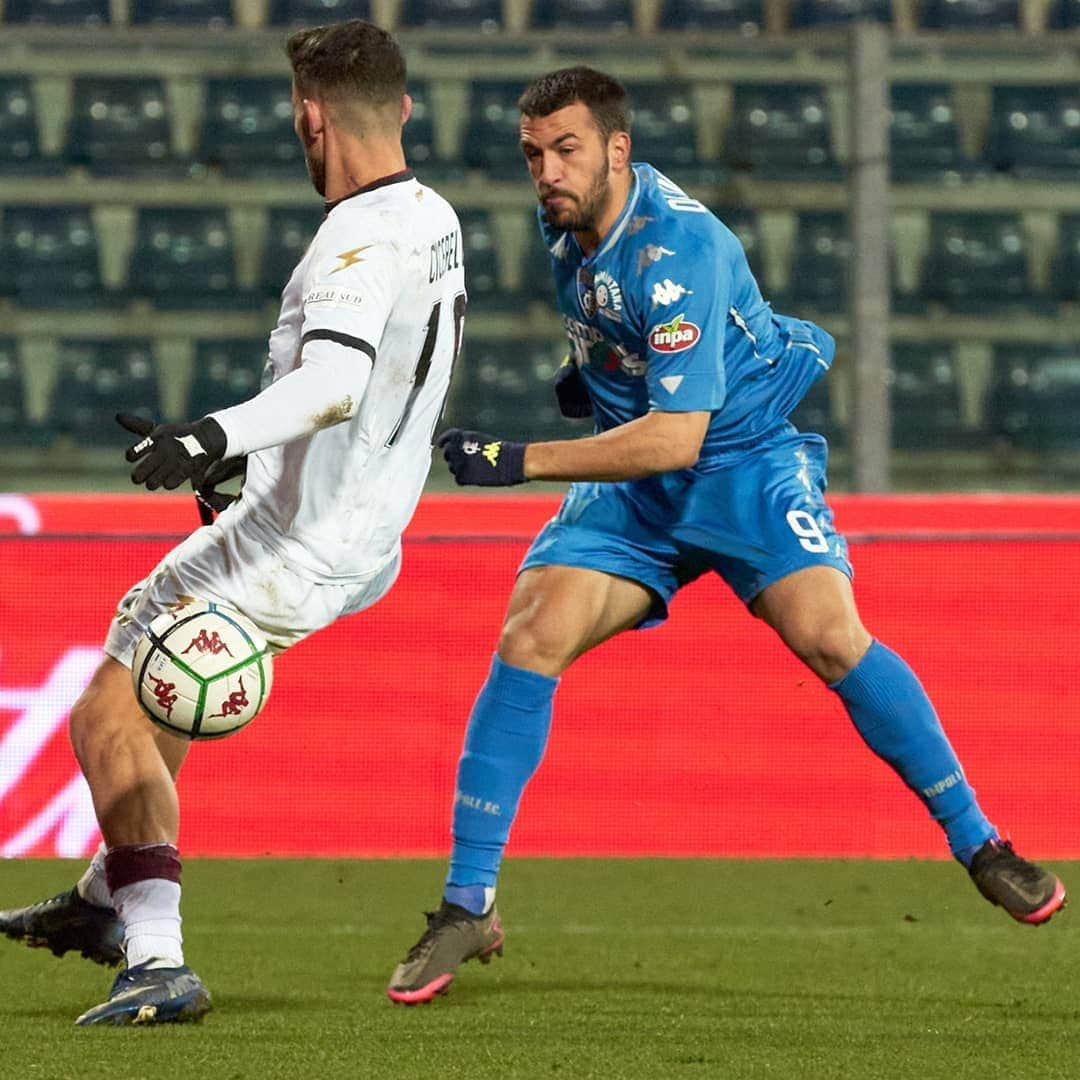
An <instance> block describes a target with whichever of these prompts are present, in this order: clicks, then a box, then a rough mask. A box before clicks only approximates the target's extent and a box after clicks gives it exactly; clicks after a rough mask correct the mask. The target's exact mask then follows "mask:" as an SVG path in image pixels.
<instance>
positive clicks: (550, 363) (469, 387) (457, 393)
mask: <svg viewBox="0 0 1080 1080" xmlns="http://www.w3.org/2000/svg"><path fill="white" fill-rule="evenodd" d="M565 355H566V347H565V343H560V342H558V341H550V340H547V339H543V340H536V339H526V340H501V341H499V340H497V341H486V340H484V339H482V338H475V337H474V338H469V337H468V336H466V342H465V348H464V350H463V352H462V357H461V360H460V363H459V364H458V367H457V368H456V371H458V372H460V374H459V375H457V376H456V377H455V380H454V390H453V393H452V394H451V397H450V400H449V402H448V404H447V415H446V423H447V425H448V426H451V427H464V428H476V429H479V430H480V431H491V430H502V431H513V432H514V435H515V437H518V436H520V437H521V438H523V439H532V440H536V439H546V438H570V437H572V436H573V435H574V434H575V430H577V433H579V434H584V432H581V431H580V428H581V427H586V429H587V425H583V424H580V423H579V424H578V425H572V424H571V422H570V421H568V420H564V419H563V417H562V415H561V414H560V413H559V408H558V405H557V403H556V400H555V393H554V391H553V389H552V385H553V384H552V380H553V378H554V375H555V370H556V368H557V367H558V366H559V364H560V363H561V362H562V358H563V356H565Z"/></svg>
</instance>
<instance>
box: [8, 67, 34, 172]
mask: <svg viewBox="0 0 1080 1080" xmlns="http://www.w3.org/2000/svg"><path fill="white" fill-rule="evenodd" d="M39 158H40V152H39V150H38V131H37V114H36V110H35V108H34V94H33V90H32V89H31V86H30V80H29V79H27V78H24V77H19V76H16V77H14V78H2V79H0V173H6V172H12V171H18V172H23V171H25V170H26V169H27V167H28V166H33V165H34V164H35V163H36V162H37V161H38V160H39Z"/></svg>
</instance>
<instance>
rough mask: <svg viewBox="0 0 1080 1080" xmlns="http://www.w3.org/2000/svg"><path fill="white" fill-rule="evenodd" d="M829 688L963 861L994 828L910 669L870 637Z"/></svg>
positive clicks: (965, 863) (868, 744) (969, 858)
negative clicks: (864, 648) (867, 645)
mask: <svg viewBox="0 0 1080 1080" xmlns="http://www.w3.org/2000/svg"><path fill="white" fill-rule="evenodd" d="M829 689H831V690H835V691H836V693H837V694H839V696H840V700H841V701H843V703H844V707H845V708H846V709H847V711H848V715H849V716H850V717H851V720H852V722H853V723H854V724H855V727H856V728H857V729H858V732H859V734H860V735H861V736H862V737H863V739H864V740H865V742H866V744H867V746H869V747H870V749H871V750H873V751H874V753H875V754H877V755H878V757H880V758H882V759H883V760H884V761H886V762H888V763H889V765H891V766H892V767H893V769H894V770H895V771H896V772H897V773H898V774H899V776H900V778H901V779H902V780H903V781H904V783H905V784H907V786H908V787H909V788H911V790H912V791H914V792H915V794H916V795H918V797H919V798H920V799H922V801H923V804H924V805H925V806H926V808H927V810H929V811H930V815H931V816H932V817H933V818H934V820H935V821H937V823H938V824H939V825H940V826H941V827H942V828H943V829H944V830H945V835H946V836H947V837H948V840H949V850H950V851H951V852H952V853H953V855H954V856H955V857H956V858H957V859H958V860H959V861H960V862H962V863H963V864H964V865H965V866H967V865H969V864H970V862H971V858H972V856H973V855H974V854H975V852H976V851H978V849H979V848H980V847H981V846H982V845H983V843H985V842H986V841H987V840H989V839H990V838H991V837H994V836H997V830H996V829H995V828H994V826H993V825H991V824H990V822H989V821H987V819H986V817H985V816H984V815H983V812H982V811H981V810H980V809H979V804H978V803H977V802H976V801H975V791H974V789H973V788H972V787H971V785H970V784H969V783H968V782H967V780H965V779H964V772H963V769H961V768H960V762H959V761H958V760H957V757H956V754H955V753H954V752H953V748H952V747H951V746H950V745H949V740H948V739H947V738H946V737H945V732H944V731H942V729H941V722H940V721H939V720H938V717H937V713H936V712H935V711H934V706H933V705H932V704H931V703H930V699H929V698H928V697H927V696H926V691H925V690H924V689H923V688H922V684H921V683H920V682H919V680H918V678H917V677H916V675H915V672H913V671H912V670H911V668H910V667H908V665H907V664H906V663H905V662H904V660H903V659H901V658H900V657H899V656H897V655H896V653H894V652H893V651H892V649H889V648H887V647H886V646H884V645H882V644H881V642H879V641H875V642H874V643H873V644H872V645H871V646H870V648H869V650H868V651H867V653H866V655H865V656H864V657H863V658H862V659H861V660H860V661H859V662H858V663H857V664H856V665H855V666H854V667H853V668H852V669H851V670H850V671H849V672H848V673H847V674H846V675H845V676H844V677H843V678H842V679H840V681H839V682H835V683H832V684H831V685H830V687H829Z"/></svg>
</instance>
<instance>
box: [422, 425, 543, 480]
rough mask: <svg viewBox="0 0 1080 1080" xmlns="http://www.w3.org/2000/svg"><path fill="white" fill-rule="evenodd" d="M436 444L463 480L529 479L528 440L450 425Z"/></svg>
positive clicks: (448, 463) (455, 475)
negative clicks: (526, 442) (526, 443)
mask: <svg viewBox="0 0 1080 1080" xmlns="http://www.w3.org/2000/svg"><path fill="white" fill-rule="evenodd" d="M435 445H436V446H437V447H438V448H439V449H440V450H441V451H442V452H443V457H444V458H446V464H447V465H449V466H450V471H451V472H452V473H453V474H454V479H455V480H456V481H457V482H458V483H459V484H480V485H481V486H482V487H509V486H510V485H511V484H524V483H525V443H519V442H508V441H507V440H506V439H496V438H495V437H494V436H492V435H484V434H482V433H481V432H479V431H461V430H460V429H459V428H450V430H449V431H444V432H443V433H442V434H441V435H440V436H439V438H438V441H437V442H436V443H435Z"/></svg>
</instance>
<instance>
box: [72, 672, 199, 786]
mask: <svg viewBox="0 0 1080 1080" xmlns="http://www.w3.org/2000/svg"><path fill="white" fill-rule="evenodd" d="M68 727H69V731H70V733H71V743H72V746H73V747H74V749H75V753H76V756H77V757H78V758H79V760H80V761H83V760H84V759H85V758H88V757H89V755H90V754H91V753H94V752H95V748H101V749H102V750H103V751H104V752H106V753H107V752H109V748H116V749H119V746H120V744H121V743H126V742H127V741H128V740H129V739H130V738H132V737H134V738H136V739H137V740H142V739H147V740H151V741H152V742H153V743H154V744H155V745H157V746H158V749H159V751H160V752H161V754H162V757H163V758H164V760H165V763H166V765H168V766H169V770H170V772H172V774H173V775H174V776H175V775H176V772H177V771H178V770H179V768H180V765H181V763H182V762H183V760H184V757H185V755H186V753H187V746H188V744H187V743H186V742H185V743H182V742H181V741H180V740H178V739H173V738H172V737H171V736H167V735H166V733H165V732H159V731H158V729H157V728H156V727H155V726H154V725H153V724H152V723H151V721H150V720H149V718H148V717H147V716H146V714H145V713H144V712H143V710H142V708H141V707H140V706H139V702H138V699H137V698H136V696H135V689H134V687H133V686H132V683H131V670H130V668H128V667H125V666H124V664H122V663H121V662H120V661H118V660H115V659H113V658H112V657H111V656H106V657H104V659H103V660H102V661H101V663H100V664H99V665H98V667H97V670H96V671H95V672H94V674H93V676H92V677H91V679H90V682H89V683H88V684H87V686H86V688H85V689H84V690H83V692H82V693H81V694H80V695H79V697H78V699H77V700H76V701H75V704H74V705H72V707H71V711H70V713H69V714H68ZM159 735H160V736H164V738H161V739H159ZM162 744H164V745H162Z"/></svg>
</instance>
